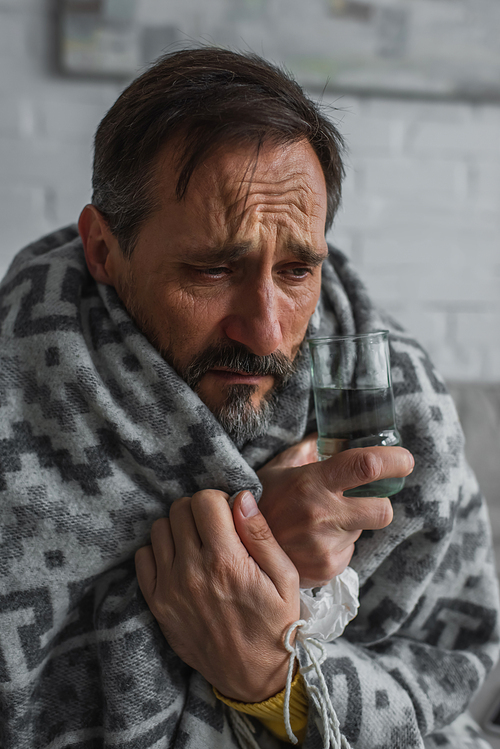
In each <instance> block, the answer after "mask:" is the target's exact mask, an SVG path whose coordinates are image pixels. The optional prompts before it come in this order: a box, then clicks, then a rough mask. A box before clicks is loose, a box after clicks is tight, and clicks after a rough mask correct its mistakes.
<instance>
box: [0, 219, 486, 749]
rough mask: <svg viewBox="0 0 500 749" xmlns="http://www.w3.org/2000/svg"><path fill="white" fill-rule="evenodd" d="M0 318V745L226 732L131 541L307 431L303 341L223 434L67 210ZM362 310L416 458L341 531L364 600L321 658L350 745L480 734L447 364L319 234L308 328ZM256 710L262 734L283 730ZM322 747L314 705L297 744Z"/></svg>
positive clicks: (472, 574) (15, 280) (11, 279)
mask: <svg viewBox="0 0 500 749" xmlns="http://www.w3.org/2000/svg"><path fill="white" fill-rule="evenodd" d="M0 327H1V335H2V338H1V347H0V417H1V418H0V497H1V502H2V549H1V557H0V581H1V587H0V638H1V639H0V683H1V690H0V700H1V702H0V746H1V747H2V748H3V749H66V748H69V747H73V748H74V749H76V748H78V749H98V748H99V749H102V748H103V747H109V748H111V747H116V748H117V749H118V747H119V748H120V749H145V748H149V747H151V748H153V747H155V749H167V747H169V748H171V749H207V748H209V747H214V748H215V747H216V748H217V749H226V747H227V748H229V747H236V746H238V743H237V738H236V737H235V734H234V731H233V729H232V727H231V720H230V719H229V718H230V708H227V707H226V706H224V705H223V704H222V703H221V702H219V701H218V700H217V699H216V697H215V696H214V693H213V690H212V688H211V686H210V685H209V684H208V683H207V682H206V681H205V680H204V679H203V677H201V675H200V674H198V673H197V672H196V671H194V670H192V669H191V668H189V667H188V666H187V665H185V664H184V663H183V662H182V661H181V660H180V659H179V658H178V657H177V656H176V655H175V653H174V652H173V651H172V650H171V649H170V647H169V645H168V643H167V642H166V640H165V639H164V638H163V636H162V635H161V633H160V630H159V628H158V626H157V624H156V622H155V620H154V619H153V617H152V615H151V614H150V612H149V609H148V607H147V605H146V604H145V601H144V599H143V598H142V595H141V594H140V591H139V589H138V585H137V581H136V576H135V570H134V562H133V555H134V552H135V551H136V549H137V548H138V547H139V546H142V545H144V544H145V543H147V542H148V534H149V530H150V528H151V525H152V523H153V521H154V520H155V519H156V518H158V517H161V516H164V515H166V514H167V513H168V509H169V504H170V503H171V502H172V501H173V500H174V499H175V498H177V497H180V496H183V495H186V494H187V495H190V494H192V493H194V492H196V491H197V490H199V489H203V488H209V487H210V488H216V489H221V490H224V491H226V492H228V493H229V494H230V495H233V494H234V493H235V492H237V491H238V490H241V489H243V488H249V489H251V490H252V491H254V492H255V493H256V494H257V496H259V492H260V485H259V481H258V479H257V476H256V474H255V471H256V470H258V469H259V467H261V466H262V465H263V464H264V463H266V462H267V461H268V460H269V459H270V458H272V457H273V456H274V455H275V454H277V453H278V452H280V451H282V450H284V449H285V448H286V447H288V446H290V445H292V444H294V443H295V442H296V441H297V440H299V439H300V438H301V437H303V436H304V434H306V433H307V432H308V431H310V430H312V429H313V428H314V419H313V409H312V402H311V395H310V382H309V373H308V365H307V358H306V357H305V356H304V357H303V359H302V360H301V362H300V365H299V367H298V370H297V372H296V374H295V375H294V377H293V378H292V380H291V381H290V383H289V385H288V386H287V388H286V390H285V391H284V392H283V394H282V395H281V396H280V401H279V405H278V408H277V410H276V414H275V417H274V421H273V423H272V426H271V427H270V429H269V433H268V434H267V435H266V436H265V437H262V438H259V439H255V440H254V441H253V442H251V443H249V444H247V445H245V446H244V448H243V449H242V450H241V452H240V451H238V450H237V449H236V447H235V445H234V444H233V443H232V442H231V440H230V439H229V437H228V436H227V434H226V433H225V432H224V431H223V429H222V428H221V426H220V425H219V424H218V422H217V421H216V420H215V419H214V417H213V416H212V414H211V413H210V412H209V411H208V409H207V408H206V407H205V405H204V404H203V403H202V402H201V401H200V400H199V399H198V397H197V396H196V395H195V394H194V392H193V391H192V390H190V389H189V388H188V387H187V385H186V384H185V383H184V382H183V381H182V380H181V379H180V378H179V377H178V375H177V374H176V373H175V372H174V371H173V370H172V369H171V367H170V366H169V365H168V364H167V363H166V362H165V361H164V360H163V359H162V358H161V357H160V355H159V354H158V352H157V351H156V350H155V349H154V348H153V347H152V346H151V345H150V344H149V343H148V341H147V340H146V339H145V337H144V336H143V335H142V334H141V332H140V331H139V330H138V329H137V327H136V326H135V325H134V323H133V322H132V320H131V319H130V317H129V316H128V314H127V312H126V310H125V309H124V307H123V306H122V304H121V302H120V300H119V299H118V297H117V295H116V293H115V292H114V290H113V289H112V288H111V287H107V286H106V287H105V286H100V285H97V284H96V283H95V282H94V281H93V279H92V278H91V276H90V275H89V273H88V271H87V269H86V265H85V261H84V256H83V250H82V246H81V243H80V240H79V238H78V236H77V232H76V229H75V227H68V228H67V229H64V230H61V231H59V232H56V233H55V234H52V235H51V236H49V237H46V238H44V239H43V240H40V241H39V242H36V243H35V244H32V245H30V246H29V247H28V248H26V249H25V250H23V251H22V252H21V253H20V254H19V255H18V256H17V258H16V259H15V260H14V262H13V264H12V266H11V268H10V269H9V272H8V274H7V276H6V278H5V279H4V281H3V283H2V284H1V286H0ZM376 328H389V329H390V330H391V333H392V335H391V356H392V368H393V381H394V389H395V397H396V410H397V414H398V418H399V424H400V428H401V433H402V438H403V443H404V444H405V446H406V447H408V448H409V449H410V450H411V451H412V453H413V454H414V456H415V459H416V468H415V470H414V472H413V474H412V475H411V476H410V477H409V478H408V479H407V481H406V486H405V488H404V490H403V491H402V492H401V493H400V494H398V495H396V496H395V497H394V500H393V504H394V521H393V523H392V524H391V525H390V526H389V527H388V528H386V529H385V530H382V531H377V532H365V533H363V534H362V536H361V538H360V539H359V541H358V543H357V545H356V553H355V556H354V557H353V560H352V563H351V566H352V567H354V568H355V569H356V571H357V572H358V574H359V577H360V582H361V586H362V587H361V593H360V602H361V606H360V610H359V614H358V616H357V618H356V619H354V620H353V621H352V622H351V623H350V624H349V625H348V627H347V629H346V631H345V633H344V635H343V636H342V637H340V638H339V639H338V640H335V641H334V642H332V643H329V644H327V645H326V651H327V653H326V654H327V658H326V660H325V661H324V663H323V664H322V667H321V669H322V674H323V676H324V679H325V681H326V685H327V687H328V690H329V693H330V696H331V699H332V703H333V705H334V707H335V710H336V712H337V715H338V717H339V720H340V725H341V729H342V731H343V733H344V735H345V736H346V738H347V739H348V740H349V742H350V743H351V745H352V746H353V747H357V748H358V749H382V748H383V749H399V748H403V747H404V748H405V749H406V748H413V747H415V748H417V747H419V748H421V747H425V748H426V749H431V747H432V748H433V747H436V748H437V747H442V746H446V745H449V746H450V747H452V748H453V749H466V747H476V748H479V747H485V746H486V744H485V743H484V742H483V740H482V739H480V738H479V737H477V735H476V733H475V730H474V727H473V724H472V722H471V721H470V720H469V718H468V717H467V716H466V715H465V716H464V715H463V713H464V711H465V710H466V706H467V704H468V702H469V700H470V698H471V695H472V694H473V693H474V692H475V690H476V689H477V688H478V687H479V685H480V684H481V682H482V680H483V678H484V676H485V674H486V672H487V671H488V669H489V668H490V667H491V665H492V663H493V662H494V660H495V658H496V656H497V642H498V630H497V610H498V602H497V587H496V579H495V574H494V566H493V558H492V553H491V543H490V535H489V524H488V518H487V513H486V509H485V506H484V502H483V499H482V497H481V494H480V492H479V490H478V487H477V484H476V481H475V479H474V476H473V475H472V473H471V472H470V470H469V468H468V467H467V464H466V462H465V460H464V455H463V438H462V433H461V430H460V427H459V425H458V423H457V419H456V414H455V409H454V406H453V403H452V401H451V398H450V397H449V395H448V394H447V392H446V389H445V386H444V384H443V382H442V380H441V379H440V378H439V376H438V375H437V374H436V373H435V371H434V370H433V368H432V366H431V364H430V363H429V360H428V359H427V357H426V355H425V353H424V352H423V351H422V349H421V348H420V347H419V346H418V344H417V343H415V341H413V340H412V339H411V338H409V337H408V336H407V335H405V334H404V333H403V331H401V330H400V329H399V328H398V327H397V326H396V325H395V324H394V323H393V322H391V321H390V320H389V319H387V318H385V317H383V316H381V315H380V314H379V313H378V312H377V311H376V310H375V309H374V308H373V305H372V304H371V302H370V300H369V299H368V297H367V294H366V291H365V289H364V287H363V286H362V284H361V283H360V281H359V280H358V279H357V277H356V276H355V275H354V273H353V271H352V269H351V268H350V267H349V265H348V263H347V262H346V260H345V258H344V257H343V256H342V255H341V254H340V253H339V252H337V251H335V250H332V251H331V253H330V258H329V261H328V262H327V263H326V264H325V269H324V280H323V290H322V298H321V302H320V304H319V305H318V309H317V311H316V313H315V314H314V316H313V319H312V321H311V332H314V333H320V334H325V333H333V332H343V333H352V332H355V331H368V330H372V329H376ZM301 660H302V666H303V667H304V668H305V667H306V666H307V663H306V661H307V655H306V653H305V652H303V651H302V652H301ZM305 679H306V684H307V685H308V688H311V686H314V685H315V684H316V677H315V676H314V674H312V673H311V672H307V673H306V675H305ZM253 724H254V728H255V740H256V742H257V744H258V745H259V746H260V747H263V749H276V747H278V746H280V742H279V741H278V740H276V739H275V738H273V737H272V736H271V735H270V734H269V733H268V732H267V731H266V730H265V729H264V728H263V726H262V725H261V724H260V723H259V722H258V721H257V720H254V721H253ZM323 745H324V741H323V736H322V722H321V718H320V716H319V715H318V714H317V712H316V709H315V708H314V706H312V705H311V708H310V717H309V723H308V729H307V737H306V739H305V742H304V745H303V746H304V749H316V748H319V747H323Z"/></svg>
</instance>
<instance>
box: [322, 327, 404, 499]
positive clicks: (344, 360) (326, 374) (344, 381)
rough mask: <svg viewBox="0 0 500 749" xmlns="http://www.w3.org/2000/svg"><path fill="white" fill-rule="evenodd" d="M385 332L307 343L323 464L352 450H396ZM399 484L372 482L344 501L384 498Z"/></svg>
mask: <svg viewBox="0 0 500 749" xmlns="http://www.w3.org/2000/svg"><path fill="white" fill-rule="evenodd" d="M388 335H389V333H388V331H387V330H378V331H375V332H373V333H360V334H358V335H345V336H332V337H331V338H310V339H309V340H308V344H309V351H310V354H311V372H312V381H313V390H314V404H315V407H316V420H317V423H318V456H319V459H320V460H326V459H327V458H330V457H331V456H332V455H335V454H336V453H338V452H341V451H343V450H349V449H350V448H353V447H371V446H373V445H382V446H391V447H392V446H396V445H400V444H401V438H400V435H399V432H398V430H397V427H396V418H395V414H394V397H393V392H392V384H391V366H390V359H389V341H388ZM403 485H404V478H387V479H381V480H379V481H372V482H370V483H369V484H364V485H363V486H358V487H356V488H354V489H349V490H347V491H345V492H344V496H346V497H390V496H392V495H393V494H396V493H397V492H399V491H400V490H401V489H402V488H403Z"/></svg>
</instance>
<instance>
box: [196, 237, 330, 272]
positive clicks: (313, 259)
mask: <svg viewBox="0 0 500 749" xmlns="http://www.w3.org/2000/svg"><path fill="white" fill-rule="evenodd" d="M253 248H254V245H253V244H252V242H237V243H235V242H227V243H224V244H223V245H221V246H219V247H205V248H202V249H201V248H200V249H198V248H193V249H192V251H190V250H187V252H186V254H185V259H186V260H187V261H188V262H189V261H192V262H198V263H199V262H202V263H206V264H207V265H212V266H213V267H214V268H215V267H217V266H218V265H220V264H221V263H234V262H236V261H237V260H239V259H240V258H242V257H244V256H245V255H247V254H248V253H249V252H251V250H252V249H253ZM286 249H287V250H288V251H289V252H290V253H291V254H292V255H293V256H294V258H296V259H297V260H299V261H300V262H301V263H304V264H305V265H312V266H313V267H317V266H318V265H321V263H322V262H323V260H325V258H327V257H328V253H327V252H318V251H317V250H315V249H314V248H313V247H311V245H309V244H308V243H303V242H288V243H287V244H286Z"/></svg>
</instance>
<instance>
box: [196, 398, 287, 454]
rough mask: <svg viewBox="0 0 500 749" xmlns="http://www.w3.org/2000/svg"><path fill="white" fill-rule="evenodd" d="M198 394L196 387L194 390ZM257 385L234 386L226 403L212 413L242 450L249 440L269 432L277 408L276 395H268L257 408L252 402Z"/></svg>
mask: <svg viewBox="0 0 500 749" xmlns="http://www.w3.org/2000/svg"><path fill="white" fill-rule="evenodd" d="M194 389H195V392H196V387H195V388H194ZM256 389H257V388H256V386H255V385H232V386H231V388H230V389H229V392H228V395H227V397H226V400H225V401H224V403H223V404H222V405H220V406H218V407H217V408H215V409H212V413H213V415H214V416H215V418H216V419H217V421H218V422H219V423H220V425H221V426H222V428H223V429H224V431H226V432H227V434H228V435H229V436H230V437H231V439H232V440H233V442H234V444H235V445H236V447H237V448H238V450H241V448H242V447H243V445H244V444H245V443H246V442H248V441H249V440H252V439H255V438H256V437H261V436H262V435H263V434H265V433H266V432H267V429H268V427H269V424H270V422H271V419H272V417H273V414H274V411H275V407H276V397H275V394H274V393H270V394H268V395H267V396H266V397H265V398H264V399H263V400H262V402H261V403H260V404H259V406H258V407H257V408H256V407H255V406H254V405H253V403H252V401H251V396H252V393H253V392H255V390H256Z"/></svg>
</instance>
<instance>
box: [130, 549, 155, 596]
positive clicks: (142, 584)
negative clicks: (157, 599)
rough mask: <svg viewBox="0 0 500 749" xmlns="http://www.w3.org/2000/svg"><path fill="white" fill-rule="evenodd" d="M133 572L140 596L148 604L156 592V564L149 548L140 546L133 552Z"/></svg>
mask: <svg viewBox="0 0 500 749" xmlns="http://www.w3.org/2000/svg"><path fill="white" fill-rule="evenodd" d="M135 572H136V575H137V582H138V583H139V588H140V589H141V591H142V595H143V596H144V598H145V599H146V602H147V603H148V604H149V601H150V600H151V599H152V598H153V596H154V593H155V590H156V562H155V556H154V554H153V550H152V548H151V546H142V547H141V548H140V549H137V551H136V552H135Z"/></svg>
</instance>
